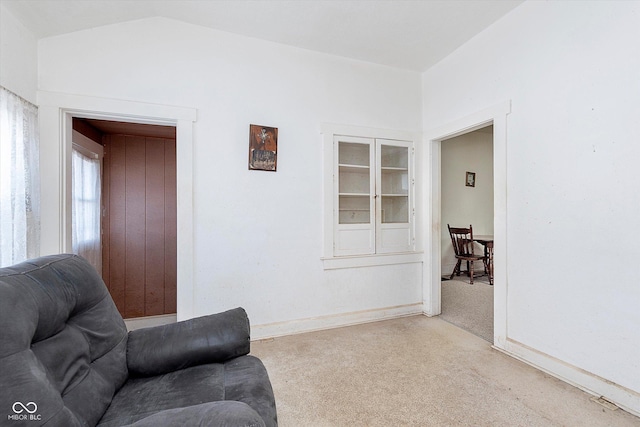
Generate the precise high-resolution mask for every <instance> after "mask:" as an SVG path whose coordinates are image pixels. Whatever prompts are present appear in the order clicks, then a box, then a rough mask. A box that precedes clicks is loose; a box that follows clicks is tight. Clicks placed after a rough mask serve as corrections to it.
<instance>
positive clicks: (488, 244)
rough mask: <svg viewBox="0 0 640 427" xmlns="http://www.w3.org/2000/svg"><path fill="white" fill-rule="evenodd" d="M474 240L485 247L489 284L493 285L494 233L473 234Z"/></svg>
mask: <svg viewBox="0 0 640 427" xmlns="http://www.w3.org/2000/svg"><path fill="white" fill-rule="evenodd" d="M473 241H474V242H478V243H479V244H481V245H482V246H483V247H484V256H485V267H486V269H487V275H488V276H489V284H490V285H493V235H489V234H479V235H477V236H473Z"/></svg>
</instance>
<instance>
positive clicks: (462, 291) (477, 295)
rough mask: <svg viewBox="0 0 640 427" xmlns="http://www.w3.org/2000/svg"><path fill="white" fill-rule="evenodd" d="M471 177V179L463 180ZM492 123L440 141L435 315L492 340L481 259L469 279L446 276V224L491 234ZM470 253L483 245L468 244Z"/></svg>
mask: <svg viewBox="0 0 640 427" xmlns="http://www.w3.org/2000/svg"><path fill="white" fill-rule="evenodd" d="M469 178H471V179H469ZM493 185H494V184H493V125H489V126H486V127H484V128H480V129H477V130H475V131H472V132H469V133H465V134H462V135H458V136H456V137H453V138H448V139H444V140H442V142H441V192H440V193H441V214H440V217H441V218H442V227H441V235H440V242H441V243H440V247H441V248H442V250H441V253H442V263H441V270H442V284H441V291H442V292H441V300H442V301H441V307H442V312H441V314H440V318H442V319H443V320H446V321H448V322H449V323H452V324H454V325H456V326H458V327H460V328H462V329H465V330H467V331H469V332H471V333H473V334H475V335H477V336H479V337H481V338H483V339H485V340H486V341H489V342H491V343H492V342H493V305H494V304H493V284H492V283H491V282H490V280H489V275H488V274H487V272H486V271H484V270H485V269H484V266H483V264H482V262H476V263H474V267H475V268H474V270H475V274H474V281H473V284H470V280H469V277H468V276H467V275H466V274H465V271H464V270H466V268H465V265H464V264H465V263H463V265H462V268H461V270H462V274H460V275H459V276H458V275H454V276H453V277H451V274H452V271H453V270H454V267H455V266H456V258H455V253H454V251H453V245H452V243H451V238H450V235H449V231H448V227H447V225H451V226H452V227H463V228H466V227H469V225H470V224H471V225H472V226H473V235H474V237H478V236H485V237H486V238H489V237H491V238H492V237H493V231H494V230H493V226H494V218H493ZM473 249H474V253H475V254H480V255H481V254H483V253H484V247H483V246H482V245H481V244H480V243H474V244H473Z"/></svg>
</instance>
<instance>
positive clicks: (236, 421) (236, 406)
mask: <svg viewBox="0 0 640 427" xmlns="http://www.w3.org/2000/svg"><path fill="white" fill-rule="evenodd" d="M158 426H162V427H185V426H189V427H265V423H264V420H263V419H262V418H261V417H260V415H258V413H257V412H256V411H254V410H253V409H251V407H249V405H247V404H246V403H242V402H234V401H231V400H222V401H220V402H209V403H203V404H201V405H194V406H187V407H185V408H176V409H167V410H166V411H161V412H156V413H155V414H153V415H149V416H148V417H146V418H143V419H141V420H140V421H136V422H135V423H133V424H129V425H128V426H123V427H158Z"/></svg>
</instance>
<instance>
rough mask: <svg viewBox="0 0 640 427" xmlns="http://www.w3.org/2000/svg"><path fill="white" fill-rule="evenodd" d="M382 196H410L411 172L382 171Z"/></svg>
mask: <svg viewBox="0 0 640 427" xmlns="http://www.w3.org/2000/svg"><path fill="white" fill-rule="evenodd" d="M381 181H382V194H387V195H391V194H393V195H406V194H409V172H408V171H407V170H395V169H391V170H389V169H382V179H381Z"/></svg>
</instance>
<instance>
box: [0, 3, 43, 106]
mask: <svg viewBox="0 0 640 427" xmlns="http://www.w3.org/2000/svg"><path fill="white" fill-rule="evenodd" d="M37 61H38V43H37V40H36V38H35V37H34V35H33V34H31V32H29V30H27V29H26V28H25V27H24V25H22V23H21V22H20V21H18V20H17V19H16V18H15V17H14V16H13V14H12V13H11V12H9V10H8V9H7V8H6V7H5V6H4V4H2V3H0V85H2V86H4V87H5V88H6V89H9V90H10V91H12V92H13V93H15V94H17V95H19V96H21V97H23V98H24V99H26V100H27V101H29V102H32V103H35V102H36V92H37V87H38V84H37V73H38V62H37Z"/></svg>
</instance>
